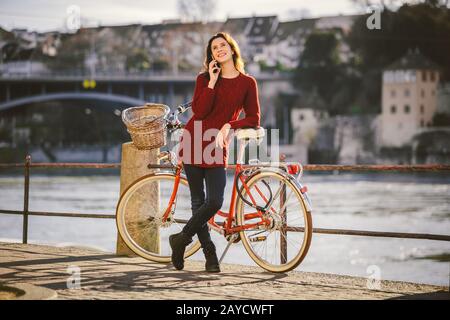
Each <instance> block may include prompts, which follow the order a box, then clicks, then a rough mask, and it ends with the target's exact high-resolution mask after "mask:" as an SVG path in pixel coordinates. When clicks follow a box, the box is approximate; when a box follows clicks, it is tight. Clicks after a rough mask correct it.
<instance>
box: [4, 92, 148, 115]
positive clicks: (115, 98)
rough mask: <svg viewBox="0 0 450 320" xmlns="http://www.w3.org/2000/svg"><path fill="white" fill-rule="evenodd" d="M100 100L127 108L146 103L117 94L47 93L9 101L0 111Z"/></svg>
mask: <svg viewBox="0 0 450 320" xmlns="http://www.w3.org/2000/svg"><path fill="white" fill-rule="evenodd" d="M74 99H77V100H102V101H111V102H115V103H117V102H119V103H123V104H124V105H127V106H130V107H131V106H139V105H143V104H145V103H146V102H145V101H143V100H141V99H136V98H133V97H128V96H123V95H117V94H108V93H101V92H58V93H48V94H40V95H34V96H29V97H25V98H19V99H14V100H10V101H7V102H4V103H1V104H0V111H3V110H8V109H12V108H16V107H19V106H22V105H26V104H30V103H39V102H46V101H52V100H74Z"/></svg>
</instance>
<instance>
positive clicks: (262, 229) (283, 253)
mask: <svg viewBox="0 0 450 320" xmlns="http://www.w3.org/2000/svg"><path fill="white" fill-rule="evenodd" d="M246 184H247V186H248V190H246V189H242V196H243V198H244V199H245V200H246V201H248V202H250V203H252V204H256V205H258V206H260V207H265V206H266V205H267V204H268V203H269V202H270V201H271V200H273V201H272V204H271V205H270V207H268V208H267V211H266V213H265V214H264V216H265V218H267V219H268V220H269V221H270V225H268V226H259V227H255V228H252V229H246V230H244V231H241V232H240V235H241V240H242V243H243V244H244V247H245V249H246V251H247V252H248V254H249V255H250V257H251V258H252V259H253V260H254V261H255V262H256V263H257V264H258V265H259V266H260V267H262V268H264V269H266V270H268V271H270V272H287V271H290V270H292V269H294V268H296V267H297V266H298V265H299V264H300V263H301V262H302V261H303V259H304V258H305V256H306V254H307V252H308V249H309V246H310V244H311V238H312V218H311V213H310V212H309V211H308V210H307V207H306V205H305V202H304V199H303V197H302V195H301V191H300V190H299V188H298V187H297V186H296V184H295V183H294V182H293V181H291V180H290V179H289V178H288V177H287V176H285V175H283V174H281V173H278V172H274V171H262V172H260V173H258V174H256V175H255V176H253V177H251V178H250V179H249V180H248V181H247V182H246ZM236 209H237V221H238V224H239V225H245V224H251V223H256V222H257V221H258V220H259V218H255V216H254V215H253V216H252V215H248V214H249V213H255V212H256V209H255V208H253V207H252V206H250V205H249V204H248V203H246V202H245V201H243V200H242V199H241V198H240V197H239V198H238V202H237V204H236Z"/></svg>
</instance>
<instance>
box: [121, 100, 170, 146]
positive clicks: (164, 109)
mask: <svg viewBox="0 0 450 320" xmlns="http://www.w3.org/2000/svg"><path fill="white" fill-rule="evenodd" d="M169 112H170V108H169V107H168V106H166V105H164V104H155V103H147V104H145V106H140V107H132V108H128V109H125V110H124V111H123V112H122V121H123V123H125V125H126V127H127V131H128V132H129V133H130V135H131V139H132V141H133V144H134V145H135V146H136V148H138V149H140V150H149V149H154V148H159V147H162V146H164V145H165V144H166V117H167V115H168V114H169Z"/></svg>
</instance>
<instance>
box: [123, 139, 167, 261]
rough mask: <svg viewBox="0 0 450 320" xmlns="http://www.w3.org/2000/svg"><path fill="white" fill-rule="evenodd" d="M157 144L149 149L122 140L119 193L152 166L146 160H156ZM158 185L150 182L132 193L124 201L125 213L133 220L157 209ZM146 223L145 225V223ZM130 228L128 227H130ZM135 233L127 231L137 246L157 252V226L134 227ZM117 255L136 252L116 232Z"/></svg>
mask: <svg viewBox="0 0 450 320" xmlns="http://www.w3.org/2000/svg"><path fill="white" fill-rule="evenodd" d="M158 154H159V148H155V149H151V150H139V149H137V148H136V147H135V146H134V144H133V143H132V142H127V143H124V144H122V161H121V168H120V195H122V194H123V193H124V191H125V190H126V189H127V188H128V186H130V185H131V184H132V183H133V182H134V181H135V180H136V179H138V178H140V177H142V176H144V175H147V174H149V173H151V172H152V170H150V169H148V168H147V165H148V164H149V163H154V164H156V163H157V161H158V160H157V156H158ZM158 187H159V186H158V185H156V184H155V185H150V186H148V188H147V189H145V190H144V189H140V190H141V191H140V192H138V193H137V194H136V196H133V198H131V199H130V201H129V202H128V204H127V210H128V212H127V214H128V215H129V216H130V217H132V218H133V220H135V219H136V220H139V218H140V217H148V215H149V213H151V212H152V211H153V212H154V211H155V210H158V209H159V189H158ZM147 226H148V225H147ZM130 229H131V228H130ZM134 232H135V234H133V235H131V236H132V237H133V239H134V240H135V241H136V242H138V243H139V244H140V245H141V246H143V247H144V248H146V249H147V250H149V251H151V252H159V250H160V247H159V233H158V232H157V230H155V229H153V230H149V229H148V228H146V229H144V230H142V229H138V228H136V230H135V231H134ZM116 254H117V255H126V256H136V255H135V254H134V253H133V252H132V251H131V250H130V249H129V248H128V247H127V245H126V244H125V243H124V241H123V240H122V239H121V237H120V235H119V234H118V235H117V248H116Z"/></svg>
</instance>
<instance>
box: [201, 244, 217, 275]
mask: <svg viewBox="0 0 450 320" xmlns="http://www.w3.org/2000/svg"><path fill="white" fill-rule="evenodd" d="M203 253H204V254H205V258H206V263H205V270H206V271H207V272H220V265H219V259H217V254H216V246H215V245H214V243H212V242H211V243H208V244H207V245H205V246H204V247H203Z"/></svg>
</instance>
